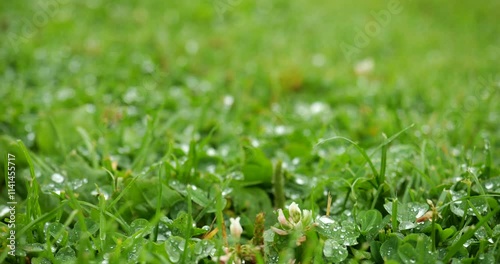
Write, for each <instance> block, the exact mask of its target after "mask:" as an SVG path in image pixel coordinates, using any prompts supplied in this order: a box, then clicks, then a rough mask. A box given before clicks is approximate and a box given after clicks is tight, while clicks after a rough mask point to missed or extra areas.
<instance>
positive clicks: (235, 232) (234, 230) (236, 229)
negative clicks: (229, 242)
mask: <svg viewBox="0 0 500 264" xmlns="http://www.w3.org/2000/svg"><path fill="white" fill-rule="evenodd" d="M229 221H230V222H231V225H229V230H230V231H231V236H232V237H234V238H235V239H236V240H239V239H240V237H241V233H243V227H241V224H240V218H239V217H236V218H230V219H229Z"/></svg>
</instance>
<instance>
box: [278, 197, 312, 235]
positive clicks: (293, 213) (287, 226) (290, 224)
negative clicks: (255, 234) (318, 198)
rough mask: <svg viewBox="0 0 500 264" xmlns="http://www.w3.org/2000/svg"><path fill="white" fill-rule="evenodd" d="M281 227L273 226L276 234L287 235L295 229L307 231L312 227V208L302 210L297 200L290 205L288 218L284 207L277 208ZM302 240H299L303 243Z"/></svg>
mask: <svg viewBox="0 0 500 264" xmlns="http://www.w3.org/2000/svg"><path fill="white" fill-rule="evenodd" d="M277 213H278V223H279V227H275V226H272V227H271V230H273V231H274V232H275V233H276V234H278V235H280V236H286V235H288V234H290V233H291V232H294V231H299V232H303V231H307V230H309V229H310V228H311V227H312V224H313V221H312V212H311V211H310V210H300V208H299V205H298V204H297V203H295V202H293V203H292V204H290V205H289V206H288V218H286V216H285V214H284V213H283V210H282V209H278V210H277ZM301 242H302V241H298V243H301Z"/></svg>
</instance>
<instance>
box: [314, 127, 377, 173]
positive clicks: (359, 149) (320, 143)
mask: <svg viewBox="0 0 500 264" xmlns="http://www.w3.org/2000/svg"><path fill="white" fill-rule="evenodd" d="M337 139H341V140H344V141H347V142H349V143H350V144H351V145H353V146H354V147H355V148H356V149H357V150H358V152H359V153H360V154H361V155H362V156H363V158H364V159H365V161H366V162H368V165H369V166H370V169H371V170H372V173H373V175H374V177H375V179H378V178H379V174H378V171H377V169H376V168H375V165H373V162H372V160H371V159H370V157H369V156H368V154H367V153H366V151H365V150H364V149H363V148H362V147H360V146H359V145H358V144H357V143H356V142H354V141H352V140H350V139H348V138H346V137H342V136H335V137H331V138H327V139H325V140H322V141H320V142H318V143H317V144H316V145H315V146H314V148H317V147H318V146H320V145H322V144H324V143H326V142H329V141H333V140H337Z"/></svg>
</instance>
